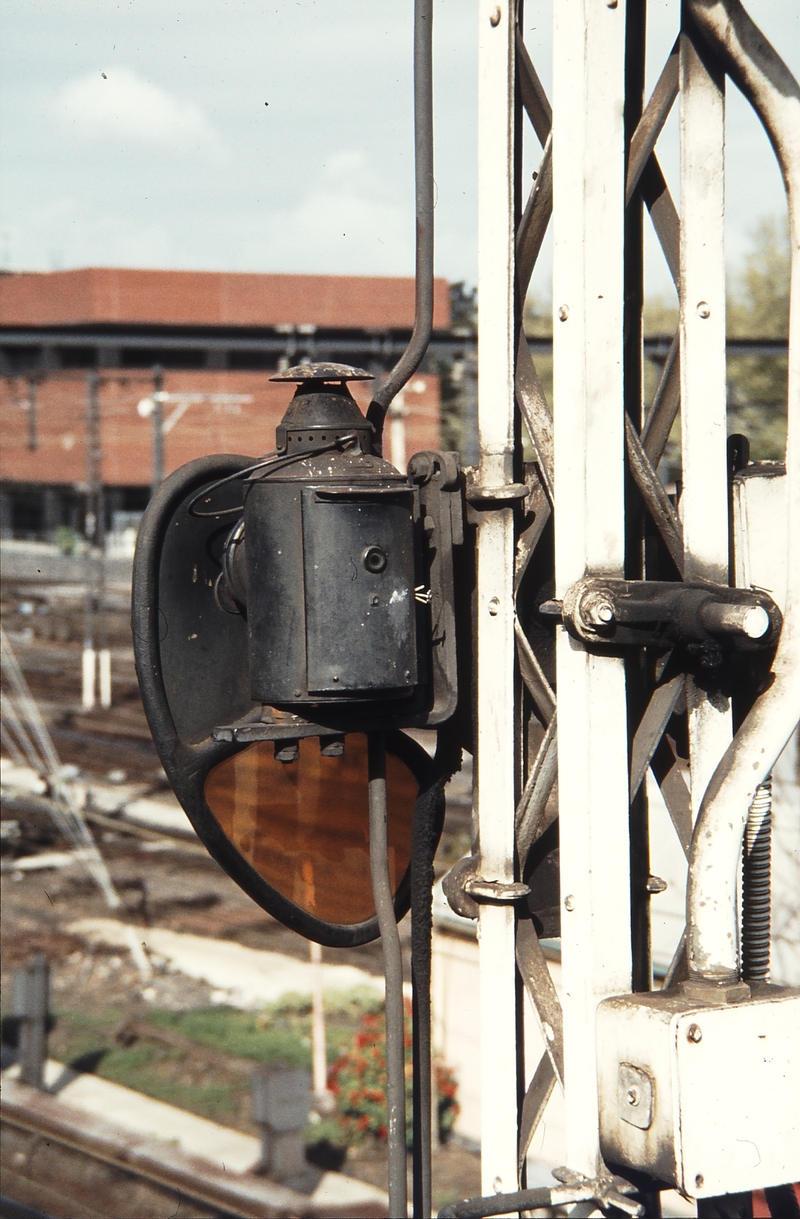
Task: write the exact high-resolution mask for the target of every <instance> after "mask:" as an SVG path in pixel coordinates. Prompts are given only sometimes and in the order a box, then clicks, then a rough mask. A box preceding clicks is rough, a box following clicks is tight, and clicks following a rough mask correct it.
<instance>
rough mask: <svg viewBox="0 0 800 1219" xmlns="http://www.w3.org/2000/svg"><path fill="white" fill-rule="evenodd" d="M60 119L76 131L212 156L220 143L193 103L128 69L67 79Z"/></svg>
mask: <svg viewBox="0 0 800 1219" xmlns="http://www.w3.org/2000/svg"><path fill="white" fill-rule="evenodd" d="M56 113H57V115H58V117H59V119H60V120H61V122H62V123H63V124H64V125H65V126H67V127H68V128H70V129H71V130H73V131H75V132H76V133H77V134H79V135H82V136H87V137H90V138H93V139H96V138H98V137H99V138H108V139H113V140H115V141H120V140H122V141H123V142H126V143H131V144H139V145H147V146H149V147H150V148H161V149H164V150H166V151H169V152H170V153H185V154H188V155H192V154H196V153H198V152H199V153H201V154H202V155H204V156H206V157H208V156H209V155H211V156H218V155H219V153H220V152H221V150H222V143H221V141H220V139H219V136H218V135H217V133H216V132H215V131H214V128H213V127H212V126H211V124H210V123H209V121H208V119H207V118H206V116H205V115H204V114H203V111H202V110H201V109H200V107H199V106H196V105H195V104H194V103H193V102H183V101H179V100H178V99H177V98H175V97H173V96H172V94H170V93H168V92H167V90H166V89H162V88H161V86H160V85H156V84H154V83H153V82H152V81H149V80H145V79H143V77H141V76H138V75H137V74H136V73H135V72H132V71H130V69H129V68H116V69H109V71H108V72H107V73H102V72H99V71H98V72H96V73H92V74H91V75H89V76H83V77H80V78H79V79H78V80H73V81H70V82H69V84H67V85H65V87H64V88H63V89H62V90H61V93H60V95H59V97H58V100H57V102H56Z"/></svg>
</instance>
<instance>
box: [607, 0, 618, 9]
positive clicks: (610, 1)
mask: <svg viewBox="0 0 800 1219" xmlns="http://www.w3.org/2000/svg"><path fill="white" fill-rule="evenodd" d="M616 7H617V0H606V8H616Z"/></svg>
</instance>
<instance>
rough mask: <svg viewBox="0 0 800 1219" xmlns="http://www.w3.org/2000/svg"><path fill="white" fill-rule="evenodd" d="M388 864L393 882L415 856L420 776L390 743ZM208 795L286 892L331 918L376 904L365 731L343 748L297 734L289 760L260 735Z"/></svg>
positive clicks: (210, 780) (217, 774)
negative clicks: (337, 752)
mask: <svg viewBox="0 0 800 1219" xmlns="http://www.w3.org/2000/svg"><path fill="white" fill-rule="evenodd" d="M386 790H387V803H388V830H389V873H390V876H391V881H392V890H393V891H395V892H396V890H397V886H398V884H399V883H400V881H401V879H402V877H403V875H404V873H405V871H406V868H407V867H408V864H409V861H410V858H411V819H412V814H413V811H414V801H415V799H416V797H417V793H418V791H419V784H418V782H417V780H416V778H415V777H414V774H413V773H412V771H411V770H410V769H409V767H408V766H407V765H406V764H405V763H404V762H402V761H401V760H400V758H398V757H396V756H395V755H394V754H392V753H388V754H387V758H386ZM205 798H206V803H207V804H208V807H209V808H210V809H211V812H212V813H213V814H214V817H215V818H216V820H217V822H218V824H219V826H220V828H221V829H222V831H223V833H224V834H225V835H226V837H227V838H228V839H229V841H230V842H231V843H232V844H233V846H234V847H235V848H236V849H237V850H238V851H239V853H240V854H241V855H242V857H243V858H244V859H245V860H246V861H247V862H248V863H249V864H250V865H251V867H253V868H254V869H255V870H256V872H258V873H259V875H260V876H262V877H263V879H264V880H265V881H266V882H267V883H268V884H270V885H272V887H273V888H274V889H277V890H278V892H279V893H281V894H282V895H283V896H284V897H286V898H288V899H289V900H290V901H292V902H294V904H295V905H296V906H299V907H300V908H301V909H303V910H305V911H307V912H308V913H309V914H311V915H312V916H313V917H315V918H318V919H321V920H322V921H324V922H327V923H339V924H355V923H362V922H364V921H366V920H367V919H370V918H372V917H373V916H374V914H375V905H374V902H373V900H372V883H371V879H370V870H369V796H368V784H367V738H366V736H363V735H361V734H353V735H352V736H348V737H347V739H346V744H345V751H344V754H343V755H342V756H341V757H338V758H335V757H334V758H328V757H324V756H323V755H322V754H321V753H320V748H319V741H318V740H317V739H316V738H311V737H307V738H304V739H303V740H301V741H300V757H299V759H298V760H297V761H295V762H290V763H284V762H279V761H277V760H276V758H275V753H274V747H273V744H272V742H271V741H258V742H256V743H255V744H253V745H250V746H249V747H248V748H247V749H244V750H242V752H241V753H237V754H235V755H234V756H233V757H231V758H227V759H226V760H225V761H224V762H221V763H220V764H219V765H218V766H215V767H214V769H213V770H212V771H210V773H209V775H208V777H207V779H206V782H205Z"/></svg>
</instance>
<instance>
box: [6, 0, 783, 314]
mask: <svg viewBox="0 0 800 1219" xmlns="http://www.w3.org/2000/svg"><path fill="white" fill-rule="evenodd" d="M552 2H553V0H527V2H526V26H527V31H526V41H527V44H528V47H529V49H530V51H531V55H532V58H533V60H534V63H535V64H536V66H537V69H538V70H539V72H540V75H541V76H542V79H543V82H544V84H545V87H546V89H547V91H548V93H550V92H551V91H552V72H551V63H550V59H551V37H552V28H551V7H552ZM634 2H639V0H634ZM746 3H747V7H748V9H749V11H750V12H751V14H752V16H753V17H754V19H755V20H756V21H757V22H758V24H759V25H760V26H761V28H762V29H763V31H764V32H765V33H766V34H767V36H768V37H770V38H771V40H772V41H773V43H774V44H775V45H776V46H777V47H778V49H779V50H780V52H781V54H782V55H783V56H784V58H785V59H786V61H787V62H788V64H789V66H790V67H791V68H792V69H793V71H794V72H795V73H796V74H800V3H798V2H797V0H746ZM412 9H413V4H412V0H282V2H281V3H276V2H275V0H272V2H271V3H270V2H269V0H191V3H188V4H186V3H178V2H177V0H70V2H69V3H68V4H67V3H65V2H64V0H0V14H1V15H2V32H3V36H2V41H1V44H0V175H1V176H0V183H1V185H0V267H5V268H8V269H13V270H56V269H60V268H69V267H78V266H87V265H94V266H126V267H157V268H181V269H202V270H228V271H281V272H309V273H311V272H317V273H330V274H374V275H404V274H412V273H413V266H414V260H413V234H414V216H413V160H412V110H411V16H412ZM678 9H679V0H650V4H649V6H648V21H649V50H648V75H649V83H650V85H651V86H652V84H653V83H654V82H655V79H656V77H657V74H658V71H659V69H660V67H661V64H662V63H663V60H664V59H665V57H666V55H667V53H668V51H669V48H670V45H671V43H672V41H673V39H674V35H675V31H676V28H677V20H678V16H677V15H678ZM434 34H435V107H436V150H435V158H436V161H435V165H436V168H435V173H436V185H437V206H436V271H437V274H439V275H444V276H446V277H447V278H448V279H450V280H452V281H454V280H462V279H463V280H466V281H467V282H468V283H472V282H474V280H475V276H476V266H477V242H476V185H477V156H476V74H477V4H476V0H435V27H434ZM536 148H537V145H536V142H535V138H534V137H531V139H530V141H529V153H528V155H527V157H526V167H525V172H526V174H527V175H528V176H529V174H530V172H532V169H533V168H534V167H535V156H534V153H535V151H536ZM659 155H660V156H661V158H662V163H663V165H664V168H665V172H666V174H667V178H668V181H669V182H670V185H671V188H672V191H673V194H674V195H676V196H677V194H678V187H677V169H678V157H677V123H676V116H675V115H674V114H673V118H672V120H671V121H670V124H669V125H668V128H667V130H666V131H665V133H664V135H663V137H662V139H661V141H660V143H659ZM728 166H729V168H728V181H727V229H726V242H727V252H728V259H729V264H730V266H731V267H732V268H734V269H735V268H736V267H737V266H738V265H740V263H741V258H742V256H743V254H744V253H745V252H746V250H747V249H748V247H749V243H750V240H751V234H752V232H753V229H754V227H755V225H756V223H757V222H758V220H759V219H760V218H762V217H765V216H772V215H780V214H781V212H783V211H785V203H784V199H783V191H782V186H781V182H780V177H779V175H778V172H777V168H776V166H775V163H774V157H773V155H772V152H771V150H770V149H769V146H768V144H767V142H766V138H765V137H764V135H763V133H762V132H761V130H760V127H759V124H758V121H757V119H755V117H754V116H753V114H752V112H751V111H750V109H749V107H748V106H747V105H746V103H744V102H743V101H742V99H741V98H740V97H739V96H738V94H737V93H736V90H735V88H734V87H733V86H730V88H729V100H728ZM549 268H550V251H549V246H546V247H545V249H544V251H543V254H542V258H541V265H540V267H538V268H537V273H536V279H535V281H534V290H535V291H536V292H537V293H538V294H539V295H540V296H542V297H543V298H546V297H547V295H548V290H549V285H548V276H549ZM647 269H648V270H647V274H648V286H649V288H650V290H651V291H657V292H662V291H668V289H669V280H668V275H667V273H666V271H665V269H664V267H663V262H662V260H661V258H660V255H658V253H657V250H656V248H655V246H654V244H653V243H650V244H649V245H648V255H647Z"/></svg>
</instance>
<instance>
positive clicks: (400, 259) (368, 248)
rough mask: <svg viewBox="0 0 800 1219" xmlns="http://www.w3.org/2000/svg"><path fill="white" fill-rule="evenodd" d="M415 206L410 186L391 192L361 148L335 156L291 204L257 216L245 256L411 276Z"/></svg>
mask: <svg viewBox="0 0 800 1219" xmlns="http://www.w3.org/2000/svg"><path fill="white" fill-rule="evenodd" d="M393 184H394V183H393ZM413 209H414V198H413V193H412V189H411V185H410V184H409V188H408V189H407V190H405V191H403V193H402V196H400V197H398V196H395V195H394V194H393V192H391V191H390V190H387V189H386V186H385V185H384V184H383V183H382V182H381V181H380V180H379V179H378V177H377V175H376V174H375V173H374V172H373V171H372V170H371V169H370V167H369V164H368V162H367V158H366V157H365V156H364V154H363V153H361V152H339V153H335V154H334V155H332V156H330V157H329V158H328V161H327V163H326V165H325V167H324V169H323V171H322V173H321V174H320V175H319V176H318V178H317V179H316V181H314V183H313V185H312V186H311V188H310V189H309V190H308V192H307V193H306V194H305V195H304V196H302V197H301V198H300V199H299V200H298V201H297V203H296V204H295V206H293V207H287V208H279V209H274V210H271V211H269V212H268V213H267V214H266V215H265V216H264V217H263V218H259V220H258V221H257V226H256V230H255V231H254V232H253V233H252V235H251V241H250V243H249V245H250V257H251V259H252V261H253V262H254V263H255V264H256V265H266V266H275V267H276V268H279V269H281V270H284V269H286V270H296V269H297V270H306V269H308V270H316V271H319V272H322V273H327V274H350V275H359V274H378V275H409V274H413V268H414V211H413Z"/></svg>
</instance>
